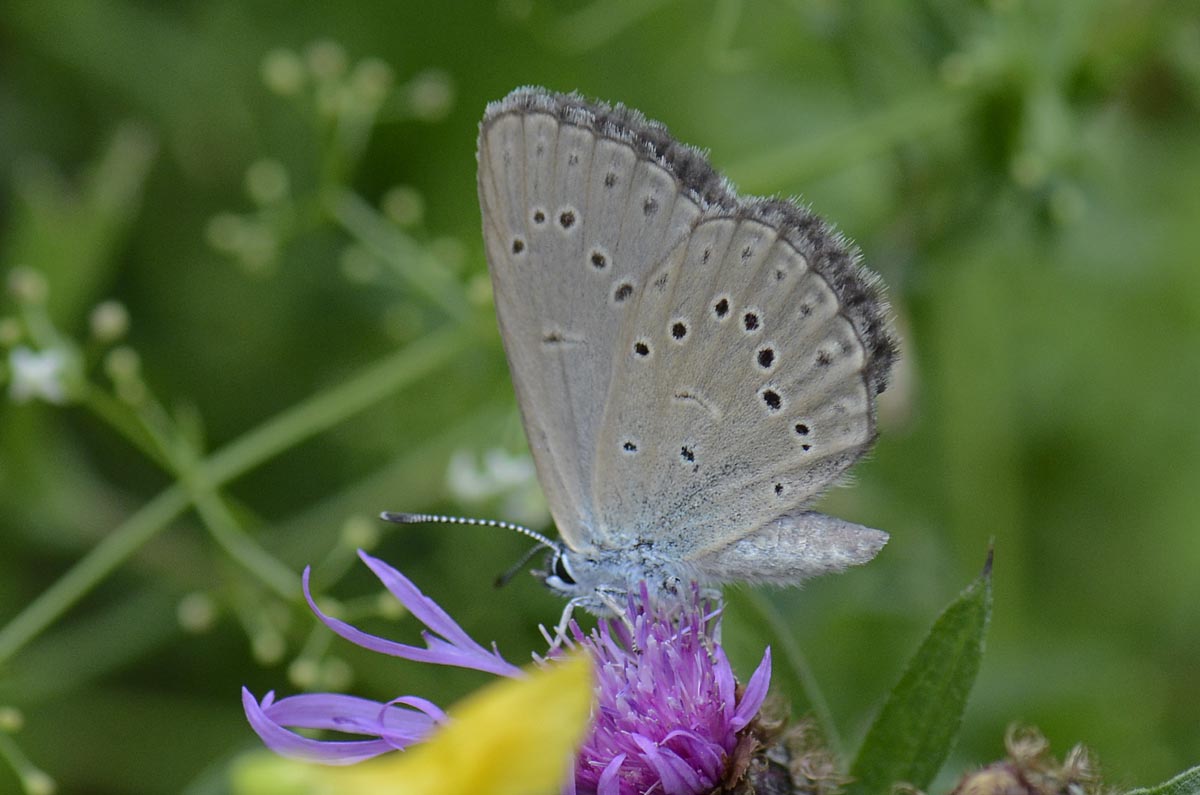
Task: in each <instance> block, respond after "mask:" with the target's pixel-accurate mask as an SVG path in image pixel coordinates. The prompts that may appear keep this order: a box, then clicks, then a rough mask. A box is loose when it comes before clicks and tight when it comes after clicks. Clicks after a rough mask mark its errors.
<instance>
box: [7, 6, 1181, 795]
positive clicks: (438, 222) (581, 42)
mask: <svg viewBox="0 0 1200 795" xmlns="http://www.w3.org/2000/svg"><path fill="white" fill-rule="evenodd" d="M1198 10H1200V9H1198V8H1197V6H1196V4H1195V3H1176V2H1166V1H1165V0H1164V1H1163V2H1116V1H1113V2H1070V3H1034V2H1018V1H1017V0H1008V1H1007V2H1001V1H1000V0H996V1H995V2H990V3H989V2H976V3H957V2H932V1H929V2H922V1H921V0H912V1H911V2H881V3H865V2H850V3H841V2H832V1H831V0H824V1H814V2H806V1H805V0H792V1H791V2H785V1H783V0H780V2H772V3H769V2H759V3H754V2H735V1H733V0H715V1H714V2H696V3H692V2H683V1H682V0H678V1H677V2H663V1H662V0H657V1H654V2H651V1H650V0H597V1H596V2H586V3H584V2H574V3H561V4H556V5H551V4H546V3H541V2H535V1H534V0H478V1H477V2H455V3H447V4H438V3H416V2H402V1H401V2H395V1H393V2H361V3H356V4H342V5H334V4H312V5H308V4H299V5H298V4H295V3H290V2H288V3H284V2H260V3H244V2H231V1H230V0H216V1H215V2H177V3H170V4H161V3H150V2H134V1H133V0H127V1H126V2H111V1H108V0H106V1H104V2H100V1H96V2H82V1H81V2H56V3H35V2H13V3H6V4H4V6H3V9H2V10H0V271H3V272H4V273H5V274H6V276H5V278H6V280H7V281H6V285H7V290H6V292H5V294H4V296H3V298H0V352H2V353H3V357H2V359H0V361H2V362H3V364H0V379H3V380H2V381H0V386H2V387H3V389H4V394H3V395H0V705H7V706H11V707H15V708H17V710H19V713H20V715H21V716H23V718H24V725H23V728H21V730H20V731H15V732H13V733H12V734H11V735H8V734H3V735H0V739H2V740H3V749H0V750H4V751H5V753H6V754H7V755H8V756H9V757H10V761H11V760H16V764H17V766H18V767H21V766H22V765H24V764H26V763H25V762H22V761H21V758H22V755H23V756H24V757H27V759H28V764H29V765H31V766H34V767H36V768H38V769H41V770H43V771H45V772H46V773H48V774H49V775H50V776H51V777H53V779H54V780H55V781H57V782H58V787H59V791H60V792H63V793H114V794H115V793H158V792H188V793H193V794H194V795H199V793H220V792H225V791H227V786H228V785H227V783H226V771H227V769H228V766H229V764H230V762H231V760H233V759H234V758H236V757H237V755H238V754H240V753H243V752H245V751H247V750H251V749H256V748H259V747H260V745H259V743H258V740H257V738H256V737H254V736H253V734H252V732H251V731H250V729H249V728H248V726H247V725H246V723H245V720H244V718H243V717H242V712H241V707H240V703H239V699H238V688H239V687H240V686H241V685H242V684H243V683H245V684H248V685H249V686H250V687H251V688H252V689H253V690H254V691H255V692H256V693H257V694H259V695H261V694H262V693H264V692H265V691H266V690H268V689H272V688H274V689H277V690H278V691H279V692H280V693H281V694H290V693H294V692H297V691H299V690H302V689H304V688H312V689H317V690H328V689H334V690H342V691H348V692H354V693H357V694H360V695H364V696H370V697H375V698H382V699H389V698H392V697H394V696H397V695H401V694H408V693H413V694H419V695H423V696H427V697H431V698H434V699H436V700H438V701H439V702H441V703H447V702H449V701H451V700H453V699H454V698H456V697H458V696H459V695H461V694H463V693H465V692H467V691H468V690H470V689H472V688H474V687H476V686H478V685H479V684H480V683H482V682H483V681H485V680H486V678H487V677H484V676H482V675H474V674H470V673H452V674H447V673H446V672H444V671H440V670H431V669H426V668H423V667H422V666H419V665H415V664H411V663H404V662H400V661H395V660H390V659H384V658H379V657H373V656H371V655H368V654H366V653H360V652H359V651H358V650H357V649H354V648H351V647H350V645H349V644H347V643H345V642H342V641H340V640H336V639H331V637H330V635H329V633H327V632H325V631H324V630H317V629H315V628H314V621H313V619H312V618H311V617H310V615H309V614H308V612H307V610H306V609H305V608H304V607H303V606H302V605H301V604H298V603H297V601H296V594H297V588H296V576H297V573H298V572H299V570H300V569H301V568H302V567H303V566H304V565H305V564H309V563H311V564H313V565H314V566H315V574H314V578H315V584H316V586H317V589H318V591H321V592H328V593H329V594H331V595H332V596H336V597H337V598H339V599H341V600H342V601H343V604H342V606H343V610H344V612H343V615H345V616H347V617H350V618H353V619H354V620H356V621H358V622H359V623H361V624H362V625H364V626H365V627H367V628H370V629H373V630H375V631H378V632H384V633H389V634H390V635H391V636H392V637H397V638H402V639H403V638H413V637H415V631H416V630H415V629H414V624H415V622H413V621H412V620H403V619H402V620H400V621H395V620H394V617H389V616H388V614H387V610H386V609H385V608H384V606H383V605H382V604H381V603H380V602H379V601H378V600H377V599H376V595H377V594H378V592H379V588H378V586H377V584H376V583H375V582H374V581H373V580H372V578H371V577H370V576H369V575H368V574H367V573H366V572H365V571H364V567H362V566H359V565H357V564H356V563H355V561H354V559H353V557H352V550H353V548H354V547H356V546H359V545H368V546H370V547H371V548H373V549H374V551H375V553H376V554H379V555H381V556H382V557H384V558H385V559H387V560H389V561H390V562H392V563H393V564H395V565H397V566H398V567H400V568H401V569H402V570H404V571H405V572H406V573H407V574H408V575H410V576H411V577H412V578H413V579H414V580H415V581H416V582H417V583H418V584H419V585H420V586H421V587H422V588H424V589H425V590H426V592H427V593H429V594H430V595H431V596H433V597H434V598H436V599H437V600H438V601H439V602H440V603H441V604H442V605H443V606H445V607H446V609H447V610H449V611H450V612H451V613H452V614H453V615H454V616H456V617H457V618H458V619H460V620H461V622H462V624H463V625H464V626H465V627H466V628H467V630H468V631H469V632H471V633H472V634H473V635H474V636H475V637H477V638H479V639H481V640H489V639H493V638H494V639H495V640H497V641H498V642H499V645H500V649H501V650H502V651H503V652H504V653H505V654H506V656H507V657H508V658H509V659H512V660H517V661H520V660H523V659H526V655H527V654H528V653H529V652H530V651H534V650H537V651H540V650H542V649H544V643H543V641H542V640H541V639H540V637H539V636H538V634H537V632H536V629H535V627H536V625H537V623H538V622H553V621H555V620H557V617H558V614H559V609H560V605H559V603H558V602H557V600H556V599H555V598H554V597H553V596H551V595H550V594H548V593H545V592H543V590H542V589H541V588H540V587H539V586H538V585H537V583H536V582H534V581H533V580H532V579H531V578H527V577H521V578H518V579H517V580H516V581H515V582H514V583H513V584H512V585H510V586H509V587H508V588H507V589H506V590H503V591H500V592H498V593H497V592H495V591H493V590H492V585H491V581H492V578H493V576H494V575H496V574H497V573H499V572H500V571H501V570H503V569H504V568H506V567H507V566H508V565H509V564H510V563H511V562H512V561H514V560H516V558H517V557H518V556H519V555H520V554H521V553H522V552H523V551H524V550H525V548H526V544H525V543H524V542H523V541H522V540H521V539H519V538H517V537H513V536H510V535H508V534H504V533H498V532H494V531H489V530H484V529H475V528H460V527H444V526H436V527H406V528H397V527H381V526H379V524H378V523H377V522H376V521H375V520H374V519H373V518H372V517H373V516H374V514H375V513H376V512H377V511H378V510H380V509H397V510H425V509H431V510H432V509H436V510H439V511H446V512H455V513H466V514H468V515H483V516H495V517H498V518H507V519H513V520H518V521H527V522H533V523H536V524H537V525H538V526H540V527H543V528H545V527H546V522H547V520H546V518H545V513H544V508H542V507H541V506H540V505H539V502H538V496H537V487H536V484H535V483H534V481H533V480H532V475H531V470H530V465H529V462H528V460H527V458H525V457H524V456H525V453H524V447H523V445H524V442H523V437H522V433H521V429H520V423H519V420H518V418H517V415H516V411H515V407H514V405H513V394H512V389H511V386H510V384H509V381H508V376H507V371H506V368H505V364H504V359H503V355H502V352H501V349H500V346H499V340H498V337H497V333H496V329H495V321H494V318H493V315H492V310H491V306H490V298H489V294H488V285H487V282H486V269H485V262H484V257H483V250H482V245H481V240H480V233H479V227H480V221H479V212H478V204H477V200H476V195H475V176H474V172H475V159H474V146H475V136H476V129H477V122H478V120H479V117H480V116H481V114H482V112H483V108H484V105H485V104H486V102H488V101H489V100H493V99H497V98H499V97H501V96H503V95H504V94H506V93H507V92H508V91H509V90H511V89H512V88H514V87H516V86H518V85H522V84H527V83H537V84H542V85H546V86H548V87H551V88H553V89H557V90H575V89H577V90H579V91H582V92H583V93H585V94H588V95H590V96H598V97H601V98H604V99H608V100H611V101H622V102H625V103H627V104H630V105H632V106H634V107H637V108H640V109H642V110H643V111H645V112H646V113H647V114H648V115H650V116H651V117H652V118H656V119H659V120H662V121H663V122H665V123H667V124H668V125H669V126H670V128H671V129H672V131H673V132H674V133H675V134H676V135H677V136H678V137H679V138H681V139H682V140H684V141H687V142H690V143H694V144H697V145H700V146H703V147H707V148H709V149H710V150H711V152H712V160H713V162H714V164H715V165H716V166H717V167H718V168H719V169H721V170H723V171H724V172H725V173H727V174H728V175H729V176H730V178H731V179H733V181H734V182H735V183H736V184H737V185H738V186H739V188H741V189H742V190H743V191H745V192H750V193H758V194H772V193H780V194H785V195H800V196H802V197H803V198H804V199H805V200H806V201H808V202H810V203H812V205H813V206H814V207H815V208H816V209H817V210H818V211H819V212H821V213H822V214H824V215H826V216H827V217H829V218H831V219H834V220H835V221H836V223H837V224H838V225H839V227H840V228H841V229H843V230H844V231H845V232H846V233H847V234H849V235H850V236H851V237H853V238H854V239H855V240H856V241H857V242H858V243H859V245H860V246H861V247H862V249H863V251H864V253H865V256H866V258H867V261H868V262H869V263H870V264H871V265H872V267H873V268H875V269H876V270H878V271H879V272H880V273H881V274H882V275H883V277H884V279H885V280H886V282H887V284H888V285H889V288H890V295H891V299H892V302H893V304H894V307H895V310H896V314H897V317H898V326H899V329H900V332H901V335H902V337H903V354H904V360H903V363H902V365H901V366H900V371H899V374H898V377H896V379H895V383H894V385H893V387H892V388H891V389H890V390H889V392H888V393H887V394H886V395H885V401H884V404H883V406H882V409H881V416H882V438H881V439H880V442H879V444H878V447H877V450H876V452H875V453H874V454H873V455H872V456H871V458H870V459H869V460H867V461H865V462H863V463H862V464H860V465H859V466H858V467H857V468H856V470H855V473H856V476H855V479H854V482H853V483H852V484H850V487H849V488H842V489H837V490H835V491H834V492H832V493H830V494H829V495H828V496H827V497H826V498H825V499H824V500H823V502H822V507H823V508H824V509H825V510H827V511H828V512H831V513H835V514H837V515H839V516H844V517H846V518H850V519H853V520H856V521H860V522H863V523H865V524H869V525H872V526H875V527H880V528H883V529H886V530H888V531H889V532H891V534H892V541H891V543H890V544H889V546H888V547H887V548H886V549H885V550H884V552H883V553H882V554H881V555H880V557H879V558H878V559H877V560H876V561H875V562H874V563H872V564H871V565H870V566H867V567H865V568H862V569H859V570H855V571H852V572H850V573H847V574H845V575H843V576H840V577H833V578H827V579H826V580H823V581H816V582H813V583H811V584H809V585H807V586H806V587H805V588H804V589H803V590H785V591H773V592H769V593H768V594H767V597H768V598H769V599H770V601H771V602H772V603H774V604H775V605H776V606H777V607H778V609H779V610H780V611H781V613H782V614H783V615H784V616H785V619H786V625H787V626H788V628H789V633H790V635H791V636H792V638H793V639H794V640H795V642H796V643H797V644H798V645H799V647H800V648H801V649H802V650H803V652H804V654H805V656H806V658H807V660H808V662H809V664H810V665H811V667H812V668H813V670H814V672H815V674H816V679H817V681H818V682H819V683H820V687H821V690H822V691H823V693H824V695H825V697H826V698H827V699H828V701H829V703H830V707H831V709H832V711H833V714H834V715H835V717H836V720H837V723H838V728H839V729H840V731H841V733H842V734H843V735H844V736H845V738H846V744H847V745H849V746H850V747H853V746H854V744H855V743H856V742H857V739H858V738H859V737H860V736H861V733H862V732H863V731H864V729H865V727H866V725H867V722H868V721H869V720H870V717H871V715H872V714H873V710H874V709H875V708H876V707H877V706H878V704H879V703H880V700H881V698H882V697H883V695H884V694H885V693H886V691H887V689H888V688H889V687H890V686H891V684H892V683H893V682H894V681H895V679H896V678H897V677H898V676H899V673H900V670H901V668H902V666H903V663H904V661H905V659H906V658H907V657H908V655H909V654H911V652H912V651H913V649H914V648H915V647H916V645H917V643H918V642H919V640H920V638H921V637H922V635H923V633H924V632H925V630H926V629H927V627H928V626H929V624H930V623H931V622H932V620H933V618H934V617H935V616H936V615H937V613H938V611H939V610H940V609H941V607H942V606H943V605H944V604H945V603H946V602H947V601H949V600H950V599H951V598H952V596H953V595H954V594H955V593H957V591H958V590H959V589H960V588H961V587H963V586H964V585H966V583H967V582H968V581H969V580H970V579H971V578H973V577H974V576H975V575H976V573H977V572H978V570H979V568H980V566H981V565H982V563H983V560H984V557H985V552H986V548H987V544H988V540H989V539H993V538H994V539H995V548H996V568H995V608H994V614H993V622H992V626H991V630H990V634H989V638H988V648H987V652H986V655H985V658H984V664H983V668H982V671H981V674H980V678H979V680H978V683H977V685H976V688H975V691H974V693H973V696H972V700H971V704H970V707H969V710H968V713H967V716H966V721H965V724H964V730H963V735H962V738H961V740H960V742H959V744H958V747H957V750H956V752H955V755H954V757H953V758H952V759H951V762H950V763H949V765H948V766H947V772H946V773H944V774H943V784H944V785H946V786H949V785H950V784H951V783H952V782H953V779H954V778H955V777H956V776H957V775H958V774H960V773H961V772H962V771H964V770H965V769H966V768H967V767H968V766H970V765H973V764H979V763H983V762H987V761H989V760H991V759H994V758H998V757H999V756H1001V755H1002V750H1003V749H1002V737H1003V734H1004V731H1005V728H1006V726H1008V725H1009V724H1010V723H1011V722H1014V721H1019V722H1022V723H1024V724H1032V725H1036V726H1038V727H1040V728H1041V729H1042V730H1043V731H1045V732H1046V733H1047V735H1048V736H1049V738H1050V740H1051V742H1052V744H1053V747H1054V749H1055V750H1057V751H1058V752H1060V753H1061V752H1065V751H1066V750H1067V748H1068V747H1070V745H1072V744H1074V743H1076V742H1083V743H1086V744H1087V745H1089V746H1090V747H1091V748H1092V749H1093V750H1095V751H1096V753H1097V755H1098V757H1099V759H1100V761H1101V763H1102V765H1103V767H1104V770H1105V771H1106V774H1107V778H1108V780H1109V782H1110V783H1112V784H1114V785H1135V784H1151V783H1154V782H1157V781H1159V780H1162V779H1165V778H1167V777H1168V776H1170V775H1172V774H1174V773H1175V772H1177V771H1179V770H1181V769H1182V768H1184V767H1186V766H1188V765H1190V764H1194V763H1196V762H1198V761H1200V673H1198V671H1200V667H1198V666H1200V610H1198V609H1197V606H1198V605H1200V577H1198V576H1197V574H1196V572H1197V569H1198V564H1200V488H1198V485H1200V415H1198V412H1197V405H1198V401H1197V395H1198V394H1200V354H1198V351H1200V262H1198V256H1197V252H1198V251H1200V134H1198V131H1200V21H1198V20H1200V14H1198ZM39 373H40V374H41V375H42V376H44V377H42V378H40V379H39V378H38V374H39ZM81 560H83V561H85V563H84V564H83V568H82V569H74V570H73V573H72V574H70V575H69V577H68V579H66V580H65V581H62V580H60V578H62V577H63V576H64V575H65V574H67V573H68V571H72V567H73V566H75V565H76V564H77V563H78V562H79V561H81ZM56 583H58V584H57V585H55V584H56ZM52 586H54V588H55V590H51V591H49V594H48V595H46V594H47V590H48V589H50V588H51V587H52ZM39 597H41V598H40V600H39V601H37V602H35V601H34V600H35V599H38V598H39ZM31 605H32V607H31ZM18 616H20V617H19V618H18ZM735 619H736V616H734V617H732V618H731V621H733V620H735ZM729 631H730V635H731V643H733V644H734V646H735V649H734V651H735V652H737V654H738V656H739V658H740V659H741V660H743V661H746V660H749V659H751V656H752V655H755V656H756V655H758V654H760V653H761V644H762V642H763V639H762V638H757V637H755V633H754V632H753V631H749V630H745V629H743V630H742V631H737V630H736V628H733V627H730V628H729ZM785 695H788V696H790V697H792V698H794V699H799V698H800V695H799V694H794V693H789V694H785ZM798 706H800V707H803V706H804V705H803V704H799V705H798ZM0 718H2V719H3V720H0V723H3V724H4V725H5V726H7V727H9V728H10V729H11V728H13V726H14V725H15V724H16V723H18V722H19V721H18V715H17V713H16V712H14V711H13V710H11V709H8V708H7V707H0ZM30 769H31V768H30ZM35 783H36V782H35ZM19 787H20V783H19V780H18V777H17V775H16V774H15V773H14V772H13V769H12V766H11V765H4V766H0V792H5V793H7V792H16V791H19ZM943 790H944V787H943Z"/></svg>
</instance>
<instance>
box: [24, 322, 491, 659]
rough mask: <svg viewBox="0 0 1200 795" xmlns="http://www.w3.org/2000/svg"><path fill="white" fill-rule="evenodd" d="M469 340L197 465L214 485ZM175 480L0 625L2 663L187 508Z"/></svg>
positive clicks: (364, 376) (434, 340)
mask: <svg viewBox="0 0 1200 795" xmlns="http://www.w3.org/2000/svg"><path fill="white" fill-rule="evenodd" d="M471 339H472V335H471V333H470V332H469V330H468V329H467V327H465V326H460V327H455V328H453V329H450V330H447V331H440V332H437V333H434V334H431V335H429V336H428V337H426V338H424V339H422V340H421V341H419V342H416V343H413V344H412V345H410V346H408V347H407V348H405V349H404V350H403V351H401V352H400V353H397V354H395V355H393V356H391V357H389V358H387V359H384V360H383V361H381V362H379V363H378V364H375V365H373V366H371V367H369V368H368V369H367V370H366V371H364V372H362V373H361V374H359V375H358V376H356V377H355V378H353V379H351V380H349V381H346V382H344V383H342V384H340V385H339V386H336V387H334V388H332V389H330V390H328V391H326V392H323V393H321V394H319V395H317V396H315V397H313V398H310V399H308V400H306V401H304V402H303V403H300V404H299V405H296V406H294V407H292V408H290V409H288V410H286V411H284V412H283V413H281V414H279V415H278V416H276V417H275V418H274V419H271V420H268V421H267V422H266V423H264V424H262V425H260V426H259V427H258V428H256V429H254V430H253V431H250V432H249V433H247V434H246V435H244V436H242V437H241V438H240V439H238V440H236V441H234V442H231V443H230V444H229V445H227V446H226V447H224V448H222V449H221V450H219V451H217V452H216V453H214V454H213V455H212V456H210V457H209V458H208V459H206V460H205V461H203V462H202V463H200V464H199V465H198V467H197V470H198V472H199V473H201V476H202V477H203V478H205V480H206V481H207V482H208V483H211V484H212V486H213V488H216V487H219V486H221V485H223V484H226V483H228V482H230V481H232V480H234V479H235V478H237V477H239V476H240V475H242V474H244V473H246V472H248V471H250V470H251V469H253V468H254V467H256V466H258V465H259V464H261V463H263V462H264V461H267V460H269V459H271V458H273V457H274V456H276V455H278V454H279V453H281V452H283V451H284V450H287V449H288V448H290V447H292V446H294V445H296V444H298V443H299V442H301V441H304V440H305V439H308V438H310V437H312V436H315V435H316V434H318V433H321V432H322V431H324V430H326V429H328V428H330V427H332V426H334V425H336V424H337V423H339V422H341V421H343V420H345V419H346V418H347V417H350V416H352V415H353V414H355V413H357V412H359V411H361V410H362V409H364V408H366V407H368V406H370V405H371V404H373V403H375V402H377V401H379V400H381V399H382V398H384V397H387V396H388V395H390V394H392V393H393V392H396V391H398V390H399V389H401V388H403V387H405V386H407V385H408V384H410V383H412V382H413V381H415V380H417V379H419V378H421V377H422V376H424V375H426V374H427V373H429V372H430V371H431V370H433V369H435V368H436V367H438V366H440V365H442V364H444V363H446V362H447V361H449V360H450V359H452V358H453V357H454V356H455V355H457V354H458V352H459V351H461V350H462V349H463V348H464V347H465V346H466V344H467V343H468V342H469V341H470V340H471ZM189 505H190V502H189V499H188V494H187V492H186V491H185V489H184V487H183V486H182V485H181V484H175V485H173V486H170V487H169V488H167V489H166V490H164V491H163V492H161V493H160V494H159V495H158V496H157V497H155V498H154V499H152V500H151V501H150V502H148V503H146V504H145V505H144V506H143V507H142V508H141V509H140V510H138V511H137V512H136V513H135V514H133V516H130V517H129V518H128V519H127V520H125V521H124V522H123V523H122V524H121V525H119V526H118V527H117V528H116V529H115V530H113V531H112V532H111V533H109V534H108V535H107V536H105V537H104V538H103V539H102V540H101V541H100V542H99V543H98V544H96V546H94V547H92V549H91V550H90V551H89V552H88V553H87V554H86V555H84V556H83V557H82V558H80V559H79V561H78V562H77V563H76V564H75V565H74V566H73V567H71V569H70V570H68V571H67V573H66V574H64V575H63V576H62V577H61V578H59V579H58V580H57V581H56V582H55V583H54V584H53V585H51V586H50V587H49V588H47V589H46V590H45V591H44V592H43V593H42V594H41V595H39V596H38V597H37V598H36V599H34V600H33V602H31V603H30V604H29V605H28V606H27V607H26V608H25V609H24V610H22V611H21V612H20V613H18V614H17V615H16V616H15V617H14V618H13V619H12V620H11V621H10V622H9V623H8V624H7V625H5V626H4V627H3V629H0V664H3V663H4V662H5V661H7V660H8V659H10V658H11V657H12V656H13V655H14V654H16V653H17V652H18V651H20V650H21V648H23V647H24V646H25V645H26V644H27V643H29V641H30V640H32V639H33V638H35V637H36V636H37V635H38V634H39V633H41V632H42V631H43V630H45V629H46V627H48V626H49V625H50V624H52V623H54V621H56V620H57V619H58V618H59V617H60V616H61V615H62V614H63V613H65V612H66V611H67V610H68V609H70V608H71V606H72V605H74V604H75V603H76V602H78V601H79V600H80V599H82V598H83V597H84V595H86V594H87V593H88V592H89V591H91V590H92V589H93V588H94V587H96V585H98V584H99V583H100V582H102V581H103V580H104V579H105V578H106V577H107V576H108V575H109V574H111V573H112V572H113V570H115V569H116V568H117V567H118V566H120V565H121V564H122V563H124V562H125V561H126V560H127V559H128V558H129V557H130V556H131V555H132V554H133V553H134V552H136V551H137V550H138V549H140V548H141V547H142V546H143V545H144V544H145V543H146V542H148V541H150V540H151V539H152V538H154V536H156V535H157V534H158V533H159V532H161V531H162V530H164V529H165V528H166V527H167V526H168V525H169V524H170V523H171V522H173V521H174V520H175V519H177V518H179V516H180V515H182V514H183V512H184V511H185V510H187V508H188V507H189Z"/></svg>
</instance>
